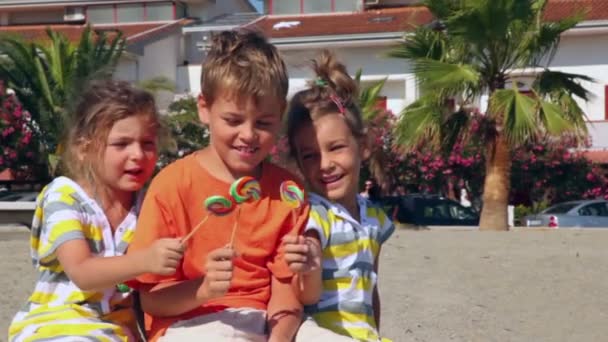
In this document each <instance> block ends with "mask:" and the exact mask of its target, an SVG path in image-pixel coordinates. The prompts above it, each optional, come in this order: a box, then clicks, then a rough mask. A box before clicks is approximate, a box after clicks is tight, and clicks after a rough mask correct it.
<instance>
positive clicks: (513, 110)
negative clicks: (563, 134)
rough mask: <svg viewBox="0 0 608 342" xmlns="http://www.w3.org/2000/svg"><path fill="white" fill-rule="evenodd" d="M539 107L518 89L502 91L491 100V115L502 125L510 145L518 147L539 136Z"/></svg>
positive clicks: (496, 93)
mask: <svg viewBox="0 0 608 342" xmlns="http://www.w3.org/2000/svg"><path fill="white" fill-rule="evenodd" d="M537 105H538V103H537V101H536V100H535V99H534V98H532V97H529V96H526V95H523V94H521V93H520V92H519V91H518V90H517V89H500V90H497V91H495V92H494V94H493V95H492V97H491V98H490V113H491V117H493V118H495V119H496V120H497V122H499V123H501V126H502V133H503V134H504V135H505V137H506V138H507V140H508V141H509V143H511V144H512V145H515V146H518V145H521V144H523V143H525V142H527V141H530V140H533V139H535V138H536V136H537V133H538V126H537V122H536V120H535V117H536V112H537V110H538V108H537ZM501 119H502V120H501Z"/></svg>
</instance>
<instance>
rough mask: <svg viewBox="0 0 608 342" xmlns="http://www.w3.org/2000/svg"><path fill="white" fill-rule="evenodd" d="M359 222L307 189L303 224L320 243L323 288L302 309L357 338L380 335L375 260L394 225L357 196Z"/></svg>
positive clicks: (319, 321) (323, 324)
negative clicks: (307, 208)
mask: <svg viewBox="0 0 608 342" xmlns="http://www.w3.org/2000/svg"><path fill="white" fill-rule="evenodd" d="M357 202H358V205H359V214H360V215H359V216H360V222H357V221H356V220H355V219H354V218H353V217H352V216H351V215H350V214H349V213H348V211H346V210H345V209H344V208H343V207H342V206H341V205H339V204H336V203H332V202H329V201H328V200H327V199H325V198H323V197H321V196H319V195H316V194H310V204H311V211H310V216H309V220H308V225H307V227H306V230H315V231H316V232H317V233H318V234H319V236H320V238H321V246H322V248H323V260H322V266H323V292H322V295H321V299H320V300H319V302H318V303H317V304H316V305H312V306H306V308H305V310H306V313H307V314H308V315H309V316H311V317H312V318H313V319H314V320H315V322H316V323H317V324H318V325H319V326H321V327H324V328H327V329H329V330H332V331H334V332H336V333H338V334H341V335H345V336H350V337H352V338H353V339H356V340H360V341H380V337H379V334H378V329H377V327H376V322H375V320H374V309H373V291H374V288H375V286H376V282H377V274H376V272H375V271H374V262H375V260H376V257H377V256H378V253H379V251H380V246H381V245H382V243H384V242H385V241H386V240H387V239H388V238H389V237H390V236H391V234H392V233H393V231H394V230H395V228H394V226H393V224H392V222H391V221H390V220H389V219H388V217H387V216H386V214H385V213H384V211H383V210H382V209H381V208H380V207H376V206H374V205H372V203H371V202H370V201H369V200H367V199H365V198H363V197H361V196H357Z"/></svg>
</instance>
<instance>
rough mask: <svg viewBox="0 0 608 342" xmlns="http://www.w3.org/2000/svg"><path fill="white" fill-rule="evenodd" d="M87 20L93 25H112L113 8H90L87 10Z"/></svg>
mask: <svg viewBox="0 0 608 342" xmlns="http://www.w3.org/2000/svg"><path fill="white" fill-rule="evenodd" d="M87 19H88V21H90V22H92V23H94V24H103V23H113V22H114V6H91V7H88V8H87Z"/></svg>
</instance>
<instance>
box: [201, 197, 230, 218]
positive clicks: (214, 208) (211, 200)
mask: <svg viewBox="0 0 608 342" xmlns="http://www.w3.org/2000/svg"><path fill="white" fill-rule="evenodd" d="M205 209H207V211H208V212H210V213H213V214H214V215H217V216H224V215H228V214H229V213H230V212H231V211H232V209H234V202H232V201H231V200H229V199H227V198H226V197H224V196H209V197H207V199H206V200H205Z"/></svg>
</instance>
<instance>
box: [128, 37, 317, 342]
mask: <svg viewBox="0 0 608 342" xmlns="http://www.w3.org/2000/svg"><path fill="white" fill-rule="evenodd" d="M287 88H288V79H287V75H286V71H285V65H284V63H283V61H282V60H281V58H280V57H279V55H278V52H277V50H276V48H275V47H274V46H272V45H271V44H269V43H268V42H267V41H266V40H265V39H264V38H263V37H261V36H259V35H258V34H255V33H253V32H245V31H230V32H222V33H220V34H218V35H216V36H214V38H213V41H212V44H211V49H210V51H209V53H208V56H207V59H206V60H205V62H204V63H203V73H202V77H201V95H200V96H199V99H198V109H199V117H200V119H201V121H202V122H203V123H204V124H206V125H208V126H209V131H210V142H209V146H208V147H206V148H204V149H202V150H200V151H197V152H195V153H193V154H191V155H189V156H187V157H185V158H183V159H181V160H178V161H176V162H174V163H172V164H171V165H169V166H167V167H166V168H165V169H164V170H162V171H161V172H160V173H159V174H158V176H156V178H155V179H154V180H153V182H152V184H151V185H150V188H149V190H148V192H147V195H146V199H145V201H144V204H143V206H142V211H141V213H140V218H139V222H138V225H139V227H140V229H138V230H137V232H136V234H135V237H134V239H133V243H132V244H131V247H130V249H129V252H133V251H136V250H139V249H142V248H145V247H146V246H148V245H150V244H151V243H153V242H154V241H155V240H157V239H160V238H163V237H183V236H186V235H187V234H188V232H189V231H190V230H192V228H194V226H196V225H197V224H198V223H199V222H200V221H201V220H202V219H203V218H204V217H205V216H206V215H207V211H206V210H205V209H204V206H203V201H204V200H205V199H206V198H207V197H209V196H212V195H222V196H228V194H229V187H230V184H231V183H232V182H233V181H234V180H236V179H238V178H240V177H243V176H252V177H255V178H256V179H258V180H259V182H260V184H261V187H262V198H261V199H260V200H259V201H256V202H253V203H243V204H239V208H238V209H236V210H235V211H234V212H232V213H231V214H229V215H226V216H215V215H210V216H209V219H208V220H207V221H206V223H205V224H204V226H202V227H201V229H200V230H199V231H198V232H196V234H195V235H194V236H193V237H192V238H191V239H190V240H188V241H187V242H186V245H185V252H184V258H183V262H182V265H181V267H178V269H177V271H176V273H175V274H173V275H171V276H157V275H152V274H146V275H143V276H140V277H138V278H137V279H136V281H134V284H133V285H134V286H135V287H136V288H138V289H139V290H140V293H141V303H142V308H143V310H144V311H145V312H146V315H147V316H146V330H147V331H148V337H149V338H150V340H151V341H156V340H159V341H207V340H208V341H222V340H229V341H266V340H268V341H291V340H292V338H293V336H294V335H295V333H296V331H297V329H298V325H299V323H300V320H301V310H302V307H301V304H300V303H299V301H298V299H297V298H296V295H295V294H294V292H293V289H292V287H291V284H290V282H291V278H292V276H293V274H292V273H291V271H290V270H289V268H288V266H287V264H286V262H285V261H284V259H283V254H282V252H278V246H279V245H280V243H281V239H282V238H283V237H284V236H286V235H288V234H290V235H298V234H299V233H300V232H301V231H302V229H303V228H304V225H305V222H306V218H307V215H308V210H309V208H308V207H307V206H306V207H303V208H302V209H301V210H299V211H297V220H296V224H295V225H294V224H293V223H292V220H291V217H290V215H291V208H290V207H288V206H287V205H286V204H283V203H282V202H281V200H280V195H279V185H280V184H281V182H282V181H285V180H288V179H293V178H294V177H293V176H292V175H291V174H290V173H288V172H287V171H285V170H283V169H281V168H279V167H277V166H274V165H272V164H270V163H268V162H265V161H264V160H265V158H266V157H267V156H268V154H269V151H270V150H271V148H272V146H273V145H274V142H275V137H276V135H277V133H278V131H279V127H280V125H281V117H282V113H283V111H284V109H285V105H286V100H285V98H286V95H287ZM237 210H238V212H237ZM236 220H238V225H237V227H238V229H237V232H236V238H235V242H234V248H231V247H227V244H228V243H229V241H230V236H231V233H232V228H233V225H234V224H235V222H236ZM267 330H268V332H267Z"/></svg>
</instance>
